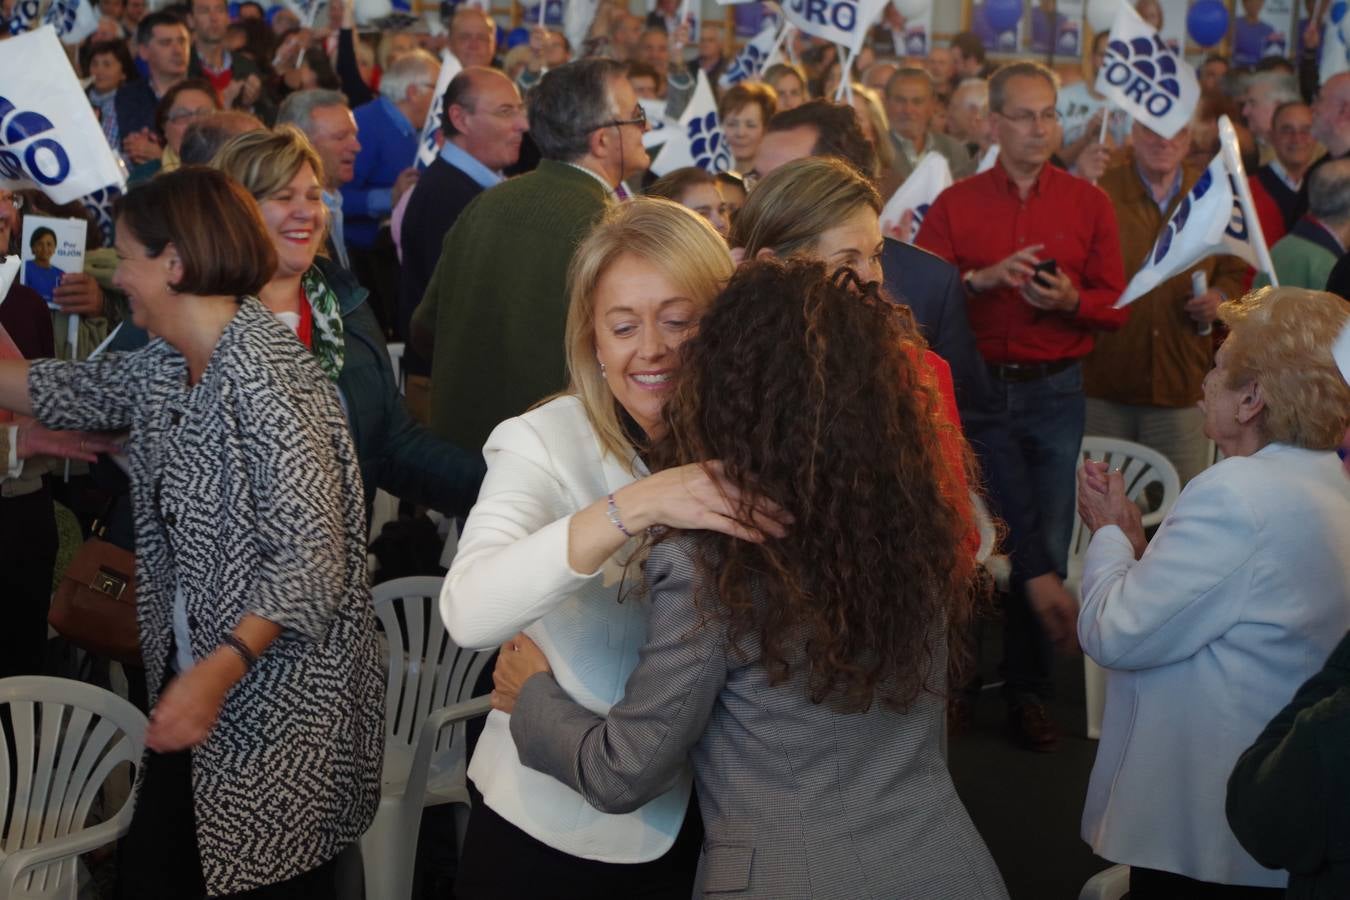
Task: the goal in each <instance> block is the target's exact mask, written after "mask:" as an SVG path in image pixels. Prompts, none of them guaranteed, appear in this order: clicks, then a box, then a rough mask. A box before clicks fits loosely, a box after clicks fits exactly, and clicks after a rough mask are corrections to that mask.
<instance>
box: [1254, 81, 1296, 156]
mask: <svg viewBox="0 0 1350 900" xmlns="http://www.w3.org/2000/svg"><path fill="white" fill-rule="evenodd" d="M1246 82H1247V85H1246V86H1247V90H1246V93H1245V94H1244V95H1243V98H1242V117H1243V118H1244V119H1246V120H1247V127H1248V128H1249V129H1251V132H1252V137H1254V138H1256V143H1257V146H1258V147H1259V148H1260V150H1261V164H1262V165H1265V164H1266V163H1268V162H1270V161H1271V160H1272V159H1274V158H1275V149H1274V148H1273V147H1272V146H1271V143H1270V137H1271V127H1272V120H1273V119H1274V117H1275V110H1277V109H1279V108H1280V106H1281V105H1283V104H1285V103H1292V102H1294V101H1295V100H1300V99H1302V98H1301V97H1300V95H1299V92H1298V82H1297V81H1296V80H1295V79H1294V76H1293V75H1289V74H1287V73H1285V72H1253V73H1252V74H1250V75H1248V76H1247V79H1246Z"/></svg>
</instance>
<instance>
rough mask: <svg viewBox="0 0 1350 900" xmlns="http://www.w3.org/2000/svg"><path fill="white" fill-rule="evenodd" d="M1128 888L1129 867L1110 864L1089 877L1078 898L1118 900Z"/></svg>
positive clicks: (1084, 899)
mask: <svg viewBox="0 0 1350 900" xmlns="http://www.w3.org/2000/svg"><path fill="white" fill-rule="evenodd" d="M1129 890H1130V867H1129V866H1112V867H1111V868H1109V869H1103V870H1102V871H1100V872H1098V873H1097V874H1096V875H1093V876H1092V877H1091V878H1089V879H1088V880H1087V881H1086V882H1085V883H1084V884H1083V889H1082V890H1081V891H1079V892H1078V900H1120V898H1121V897H1124V896H1125V895H1126V894H1127V893H1129Z"/></svg>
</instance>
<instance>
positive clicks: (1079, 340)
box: [915, 62, 1128, 750]
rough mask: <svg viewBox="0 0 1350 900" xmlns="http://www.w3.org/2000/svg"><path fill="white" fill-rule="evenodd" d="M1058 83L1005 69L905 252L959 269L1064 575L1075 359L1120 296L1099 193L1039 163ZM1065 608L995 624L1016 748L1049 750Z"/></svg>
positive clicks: (1066, 603) (1077, 382)
mask: <svg viewBox="0 0 1350 900" xmlns="http://www.w3.org/2000/svg"><path fill="white" fill-rule="evenodd" d="M1057 91H1058V79H1057V77H1056V76H1055V74H1054V73H1053V72H1051V71H1050V70H1049V69H1047V68H1045V67H1044V66H1042V65H1039V64H1037V63H1028V62H1022V63H1013V64H1010V65H1007V66H1004V67H1003V68H1001V69H999V70H998V71H997V72H996V73H994V76H993V78H991V79H990V82H989V108H990V113H991V116H992V122H993V126H994V131H995V137H996V140H997V141H998V144H999V147H1000V153H999V159H998V163H997V164H996V165H995V166H994V167H993V168H991V169H989V170H988V171H986V172H983V173H981V174H979V175H975V176H973V177H971V178H967V179H964V180H962V181H959V182H957V183H956V184H955V185H953V186H952V187H950V188H948V189H947V190H946V191H944V192H943V193H942V194H941V195H939V197H938V199H937V201H936V202H935V203H934V204H933V207H932V208H931V209H930V210H929V211H928V215H927V217H926V218H925V219H924V222H923V227H922V228H921V229H920V231H919V235H918V238H917V240H916V241H915V243H917V244H918V245H919V246H920V247H923V248H924V249H926V250H931V251H932V252H934V253H936V254H938V255H939V256H941V257H943V258H944V259H946V260H948V261H949V262H951V263H953V264H954V265H955V266H956V267H957V268H958V269H959V270H960V271H961V272H962V281H963V282H964V284H965V289H966V303H967V310H968V312H969V315H970V324H971V327H972V329H973V330H974V332H975V337H976V340H977V342H978V344H979V349H980V353H981V355H982V356H983V357H984V359H985V362H986V364H987V365H988V368H989V372H990V374H991V375H992V376H993V381H994V386H995V389H996V390H997V391H999V392H1000V393H1001V395H1002V397H1003V400H1004V402H1005V403H1006V405H1007V410H1008V414H1009V418H1010V420H1011V421H1012V423H1013V429H1014V438H1015V440H1016V442H1017V444H1018V446H1019V447H1020V448H1021V451H1022V455H1023V457H1024V459H1025V463H1026V470H1027V476H1028V478H1029V480H1030V481H1031V483H1032V485H1033V489H1034V495H1035V498H1036V505H1037V509H1036V513H1037V516H1038V519H1039V525H1040V532H1041V534H1042V535H1043V537H1044V540H1045V543H1046V551H1047V553H1048V554H1049V558H1050V560H1051V561H1052V563H1053V564H1054V566H1055V568H1056V569H1057V570H1058V573H1059V575H1060V577H1063V576H1064V574H1065V573H1066V570H1067V567H1068V550H1069V541H1070V538H1071V536H1072V533H1073V521H1074V508H1073V507H1074V474H1075V470H1076V468H1077V465H1078V455H1079V448H1080V446H1081V444H1082V440H1083V420H1084V398H1083V380H1082V379H1083V376H1082V367H1081V365H1080V360H1081V359H1082V358H1083V357H1084V356H1086V355H1087V354H1088V352H1089V351H1090V350H1091V349H1092V343H1093V336H1094V334H1095V333H1096V332H1097V331H1100V330H1108V329H1115V328H1119V327H1120V326H1121V324H1122V323H1123V322H1124V321H1125V318H1126V316H1127V314H1128V313H1127V311H1126V310H1117V309H1114V308H1112V307H1113V304H1114V303H1115V301H1116V299H1117V298H1118V297H1119V296H1120V293H1121V291H1122V290H1123V289H1124V287H1125V275H1124V269H1123V267H1122V265H1121V257H1120V243H1119V235H1118V233H1117V228H1116V216H1115V213H1114V211H1113V210H1112V208H1111V203H1110V201H1109V200H1108V199H1107V197H1106V195H1105V194H1103V193H1102V191H1101V190H1100V189H1098V188H1097V187H1095V186H1094V185H1092V184H1090V183H1089V182H1087V181H1084V180H1082V179H1080V178H1077V177H1074V176H1072V175H1069V174H1068V173H1066V172H1064V171H1063V170H1061V169H1058V168H1056V167H1054V166H1052V165H1050V164H1049V161H1050V157H1051V155H1052V154H1053V152H1054V151H1055V149H1056V148H1057V147H1058V145H1059V142H1060V122H1059V114H1058V112H1057V111H1056V108H1055V105H1056V94H1057ZM1076 624H1077V609H1076V606H1075V604H1074V602H1073V600H1072V599H1071V598H1070V597H1069V596H1068V594H1067V593H1065V592H1063V591H1062V590H1061V591H1059V592H1058V593H1056V594H1047V595H1044V596H1042V595H1039V594H1037V593H1035V592H1032V591H1027V592H1025V593H1022V594H1019V593H1014V595H1013V596H1012V597H1011V598H1010V601H1009V603H1008V604H1007V611H1006V616H1005V625H1004V647H1005V653H1006V657H1005V664H1004V668H1005V674H1006V682H1005V687H1004V696H1005V699H1006V700H1007V701H1008V704H1009V727H1010V730H1011V731H1012V733H1013V735H1014V737H1015V738H1016V740H1017V741H1018V742H1019V743H1021V744H1022V745H1023V746H1026V747H1028V748H1030V749H1035V750H1051V749H1054V747H1055V746H1056V744H1057V740H1058V736H1057V732H1056V729H1055V726H1054V724H1053V723H1052V722H1051V721H1050V719H1049V716H1048V714H1047V713H1046V711H1045V706H1044V701H1045V700H1047V699H1048V698H1049V697H1050V690H1051V674H1052V662H1053V649H1052V642H1053V643H1055V644H1059V645H1061V646H1066V647H1072V646H1074V645H1075V644H1076Z"/></svg>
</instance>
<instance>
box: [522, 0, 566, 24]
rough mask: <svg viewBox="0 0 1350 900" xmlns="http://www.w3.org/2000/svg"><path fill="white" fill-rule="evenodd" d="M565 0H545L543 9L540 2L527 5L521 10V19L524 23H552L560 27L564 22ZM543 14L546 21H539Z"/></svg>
mask: <svg viewBox="0 0 1350 900" xmlns="http://www.w3.org/2000/svg"><path fill="white" fill-rule="evenodd" d="M563 7H564V4H563V0H544V6H543V9H542V10H541V9H540V8H539V4H537V3H536V4H535V5H534V6H526V7H524V8H522V9H521V11H520V21H521V24H522V25H527V26H528V25H551V26H553V27H554V28H558V27H560V26H561V25H562V23H563ZM541 14H542V15H543V17H544V21H542V22H540V21H539V16H540V15H541Z"/></svg>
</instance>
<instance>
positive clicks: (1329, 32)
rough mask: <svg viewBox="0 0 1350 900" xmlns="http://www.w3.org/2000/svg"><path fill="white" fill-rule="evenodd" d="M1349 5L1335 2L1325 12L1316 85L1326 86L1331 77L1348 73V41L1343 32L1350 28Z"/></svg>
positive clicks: (1337, 0)
mask: <svg viewBox="0 0 1350 900" xmlns="http://www.w3.org/2000/svg"><path fill="white" fill-rule="evenodd" d="M1348 11H1350V3H1347V2H1346V0H1336V2H1335V3H1332V4H1331V8H1330V9H1329V10H1328V11H1327V24H1326V27H1325V28H1324V29H1323V30H1322V61H1321V63H1320V65H1319V70H1318V83H1319V84H1326V83H1327V80H1328V79H1329V78H1331V77H1332V76H1333V75H1339V74H1340V73H1342V72H1350V41H1347V40H1346V37H1345V32H1346V29H1347V28H1350V15H1347V12H1348Z"/></svg>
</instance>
